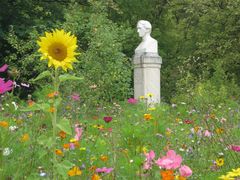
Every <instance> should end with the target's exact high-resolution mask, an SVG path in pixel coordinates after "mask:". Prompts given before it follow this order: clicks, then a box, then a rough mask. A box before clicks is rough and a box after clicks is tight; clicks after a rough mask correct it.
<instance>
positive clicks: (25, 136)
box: [20, 133, 30, 142]
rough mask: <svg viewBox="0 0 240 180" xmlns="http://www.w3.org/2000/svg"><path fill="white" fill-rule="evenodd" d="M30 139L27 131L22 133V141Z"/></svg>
mask: <svg viewBox="0 0 240 180" xmlns="http://www.w3.org/2000/svg"><path fill="white" fill-rule="evenodd" d="M29 139H30V137H29V135H28V134H27V133H26V134H24V135H22V137H21V140H20V141H21V142H27V141H28V140H29Z"/></svg>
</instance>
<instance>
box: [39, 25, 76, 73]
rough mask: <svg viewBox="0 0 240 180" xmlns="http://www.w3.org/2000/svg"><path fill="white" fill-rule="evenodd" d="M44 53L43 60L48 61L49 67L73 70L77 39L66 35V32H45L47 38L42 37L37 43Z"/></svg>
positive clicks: (68, 34) (40, 50)
mask: <svg viewBox="0 0 240 180" xmlns="http://www.w3.org/2000/svg"><path fill="white" fill-rule="evenodd" d="M37 43H38V45H39V46H40V48H39V50H38V51H39V52H41V53H42V56H41V60H46V59H48V67H51V66H54V67H55V68H56V69H57V68H58V67H62V68H63V70H65V71H67V69H73V67H72V63H73V62H76V61H77V60H76V58H75V56H76V55H77V54H78V53H76V52H75V50H76V48H77V38H76V37H75V36H74V35H71V34H70V32H68V33H66V32H65V31H64V30H58V29H56V30H53V32H52V33H49V32H45V37H40V41H37Z"/></svg>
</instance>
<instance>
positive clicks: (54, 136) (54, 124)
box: [52, 68, 59, 180]
mask: <svg viewBox="0 0 240 180" xmlns="http://www.w3.org/2000/svg"><path fill="white" fill-rule="evenodd" d="M53 83H54V93H58V89H59V78H58V69H57V68H56V69H55V74H54V79H53ZM53 108H54V112H53V116H52V126H53V180H56V179H57V173H56V168H57V157H56V153H55V151H56V127H57V107H55V99H54V103H53Z"/></svg>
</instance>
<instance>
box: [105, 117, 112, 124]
mask: <svg viewBox="0 0 240 180" xmlns="http://www.w3.org/2000/svg"><path fill="white" fill-rule="evenodd" d="M103 120H104V121H105V122H106V123H109V122H111V121H112V117H111V116H105V117H104V118H103Z"/></svg>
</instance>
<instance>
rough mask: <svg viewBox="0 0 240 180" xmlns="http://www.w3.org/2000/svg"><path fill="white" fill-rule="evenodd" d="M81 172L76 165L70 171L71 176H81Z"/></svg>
mask: <svg viewBox="0 0 240 180" xmlns="http://www.w3.org/2000/svg"><path fill="white" fill-rule="evenodd" d="M81 174H82V171H81V170H80V169H79V167H77V166H74V167H73V168H72V169H70V170H69V171H68V175H69V176H80V175H81Z"/></svg>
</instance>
